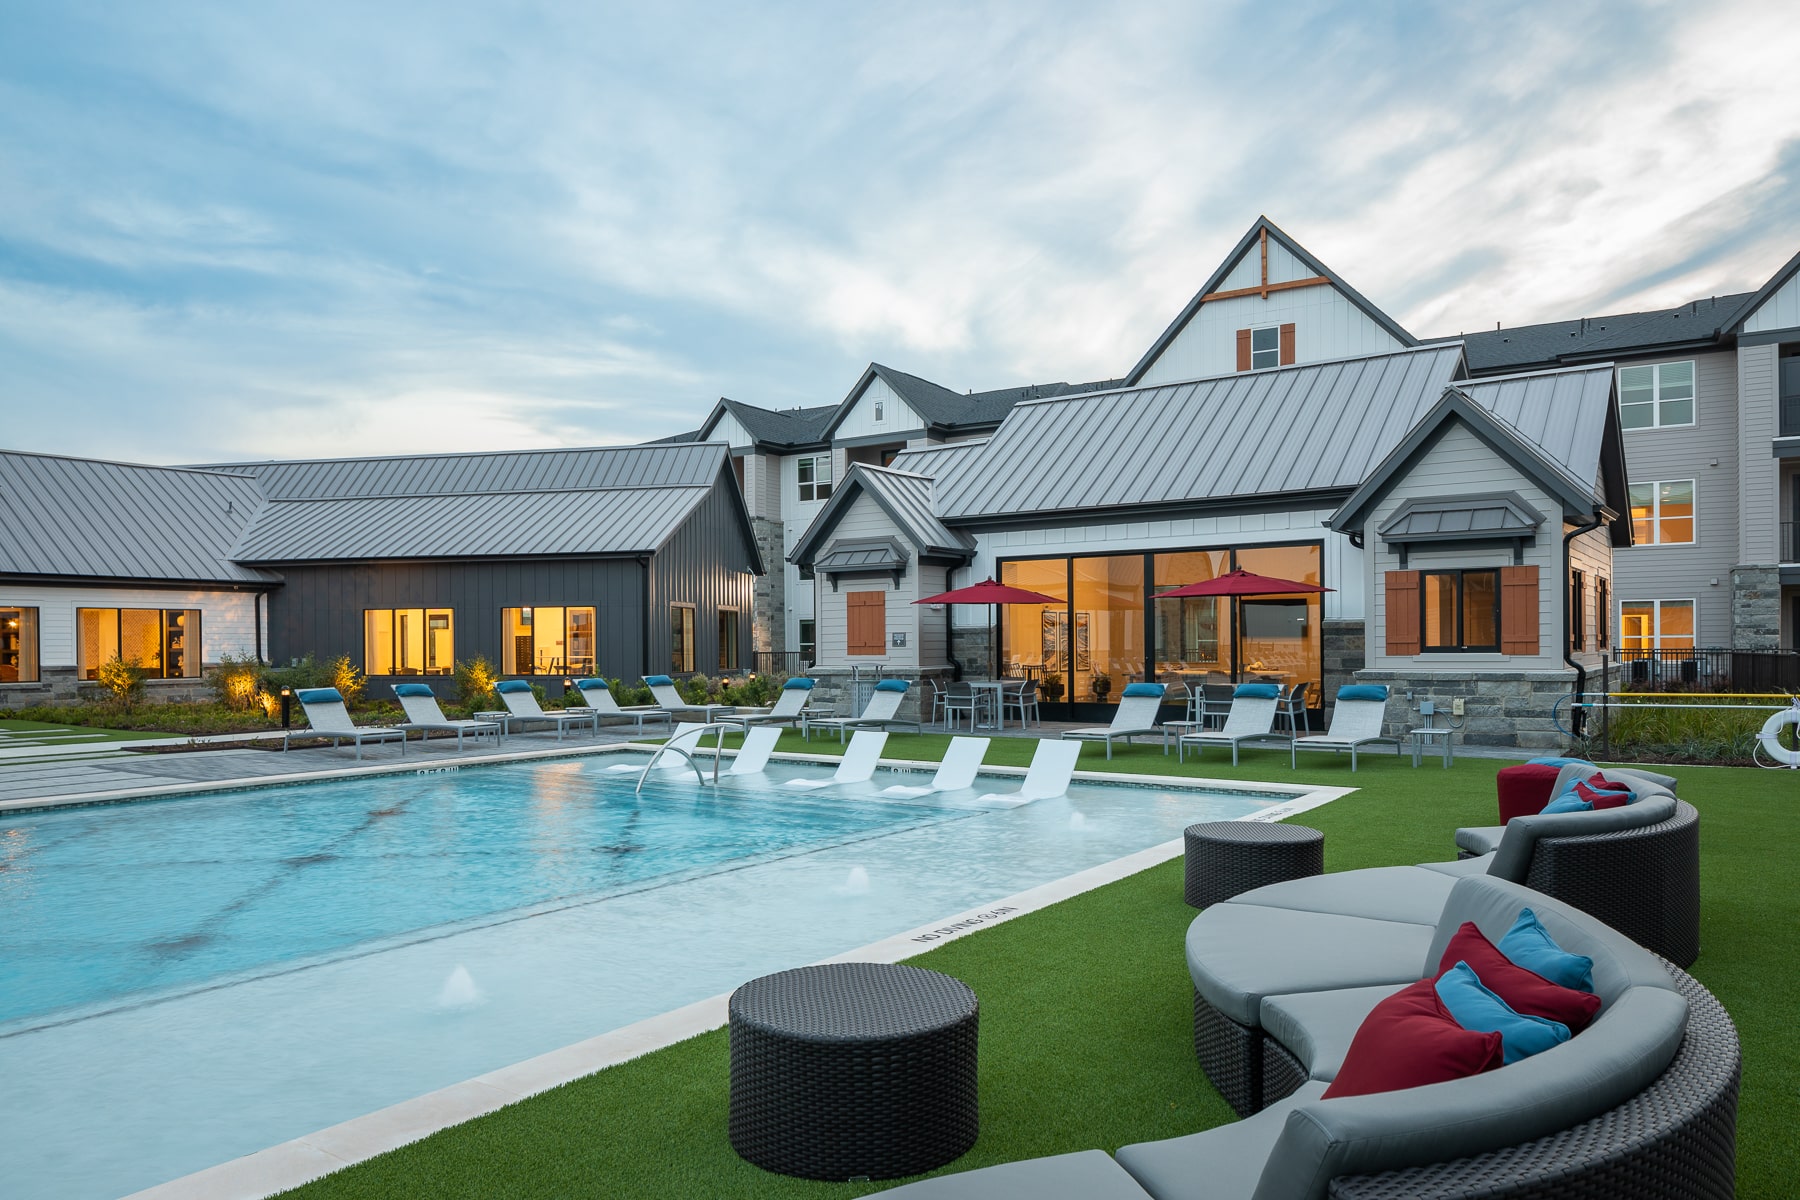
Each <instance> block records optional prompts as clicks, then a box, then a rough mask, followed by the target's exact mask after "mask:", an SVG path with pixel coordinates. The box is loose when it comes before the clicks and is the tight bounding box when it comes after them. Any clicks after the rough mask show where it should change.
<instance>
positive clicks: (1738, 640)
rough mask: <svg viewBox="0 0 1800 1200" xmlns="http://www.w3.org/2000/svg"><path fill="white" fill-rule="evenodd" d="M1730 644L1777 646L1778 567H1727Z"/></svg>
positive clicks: (1753, 647) (1745, 647)
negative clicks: (1729, 597) (1729, 579)
mask: <svg viewBox="0 0 1800 1200" xmlns="http://www.w3.org/2000/svg"><path fill="white" fill-rule="evenodd" d="M1731 646H1732V649H1734V650H1779V649H1780V648H1781V568H1780V567H1773V566H1767V567H1733V568H1731Z"/></svg>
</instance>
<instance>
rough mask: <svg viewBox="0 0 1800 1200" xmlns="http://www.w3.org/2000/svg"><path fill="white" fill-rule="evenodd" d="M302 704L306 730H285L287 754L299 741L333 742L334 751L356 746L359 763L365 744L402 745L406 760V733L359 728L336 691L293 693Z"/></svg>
mask: <svg viewBox="0 0 1800 1200" xmlns="http://www.w3.org/2000/svg"><path fill="white" fill-rule="evenodd" d="M294 698H295V699H296V700H298V701H300V707H301V708H302V709H304V710H305V711H306V723H307V725H308V726H309V727H310V728H307V729H286V730H283V731H282V734H281V749H282V752H283V753H286V752H287V748H288V745H289V743H291V742H292V741H293V739H295V738H297V737H318V738H330V739H331V748H332V749H333V750H335V749H337V745H338V743H339V742H340V741H344V742H355V743H356V758H357V761H358V762H360V761H362V748H363V743H364V742H393V741H398V742H399V743H400V756H401V757H402V758H404V757H405V756H406V730H404V729H396V728H395V727H394V726H392V725H358V724H357V723H356V722H355V721H352V720H351V719H350V710H349V709H347V708H345V707H344V697H343V694H342V693H340V692H339V691H338V690H337V689H336V688H301V689H299V690H298V691H296V692H295V693H294Z"/></svg>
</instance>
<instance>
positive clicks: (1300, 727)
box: [1281, 679, 1312, 734]
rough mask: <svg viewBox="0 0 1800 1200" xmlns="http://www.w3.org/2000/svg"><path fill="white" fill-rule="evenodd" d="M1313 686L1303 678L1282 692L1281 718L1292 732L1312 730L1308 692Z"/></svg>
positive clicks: (1289, 731)
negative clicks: (1307, 704)
mask: <svg viewBox="0 0 1800 1200" xmlns="http://www.w3.org/2000/svg"><path fill="white" fill-rule="evenodd" d="M1311 688H1312V684H1311V683H1310V682H1308V681H1307V680H1304V679H1302V680H1301V681H1300V682H1298V683H1296V684H1295V685H1294V686H1293V687H1291V688H1288V689H1287V690H1286V691H1284V692H1282V693H1281V719H1282V720H1284V721H1286V722H1287V731H1288V733H1290V734H1301V733H1310V732H1312V729H1311V726H1310V725H1309V724H1308V714H1307V711H1306V694H1307V692H1308V691H1310V690H1311Z"/></svg>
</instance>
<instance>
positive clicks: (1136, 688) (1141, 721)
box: [1062, 683, 1167, 758]
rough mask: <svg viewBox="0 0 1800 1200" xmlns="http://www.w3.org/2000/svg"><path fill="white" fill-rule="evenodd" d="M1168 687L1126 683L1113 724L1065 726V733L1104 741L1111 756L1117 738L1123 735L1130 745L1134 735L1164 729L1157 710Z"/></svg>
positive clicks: (1095, 740)
mask: <svg viewBox="0 0 1800 1200" xmlns="http://www.w3.org/2000/svg"><path fill="white" fill-rule="evenodd" d="M1166 687H1167V685H1165V684H1161V683H1131V684H1126V685H1125V690H1124V691H1123V692H1122V693H1120V695H1119V710H1118V711H1117V712H1115V713H1114V714H1113V719H1112V724H1111V725H1106V726H1094V727H1093V728H1090V729H1065V730H1063V732H1062V736H1063V737H1065V738H1073V739H1075V740H1076V741H1079V742H1102V741H1103V742H1105V743H1106V757H1108V758H1111V757H1112V744H1113V739H1114V738H1120V739H1123V740H1124V741H1125V743H1126V744H1127V745H1129V744H1130V742H1131V739H1132V738H1134V737H1143V736H1145V735H1146V734H1155V733H1160V732H1161V731H1160V730H1158V729H1157V727H1156V713H1157V710H1158V709H1160V708H1161V707H1162V698H1163V692H1164V690H1165V689H1166Z"/></svg>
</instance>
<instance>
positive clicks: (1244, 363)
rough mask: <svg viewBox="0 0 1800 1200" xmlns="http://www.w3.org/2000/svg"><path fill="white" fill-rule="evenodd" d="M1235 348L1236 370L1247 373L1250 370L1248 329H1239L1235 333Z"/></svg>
mask: <svg viewBox="0 0 1800 1200" xmlns="http://www.w3.org/2000/svg"><path fill="white" fill-rule="evenodd" d="M1237 348H1238V365H1237V369H1238V370H1240V371H1248V370H1249V369H1250V331H1249V330H1248V329H1240V330H1238V331H1237Z"/></svg>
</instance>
